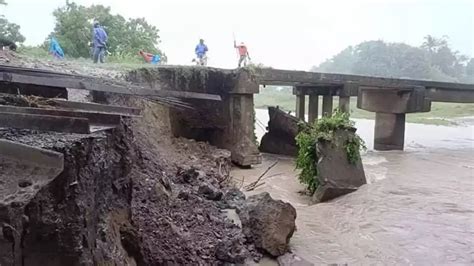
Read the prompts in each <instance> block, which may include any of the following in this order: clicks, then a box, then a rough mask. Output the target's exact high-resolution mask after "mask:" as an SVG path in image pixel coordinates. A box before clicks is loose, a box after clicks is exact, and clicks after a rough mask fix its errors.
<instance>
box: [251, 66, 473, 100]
mask: <svg viewBox="0 0 474 266" xmlns="http://www.w3.org/2000/svg"><path fill="white" fill-rule="evenodd" d="M255 74H256V76H257V80H258V82H259V83H260V84H261V85H280V86H294V87H298V88H300V89H304V90H306V91H307V94H312V92H314V91H318V90H319V91H321V92H322V94H325V93H324V90H321V88H326V90H327V91H328V93H329V94H331V93H332V94H334V95H336V94H337V93H338V91H340V90H341V89H342V87H343V86H344V85H346V89H348V91H347V93H348V94H349V95H350V96H358V91H359V87H378V88H397V87H399V88H400V87H413V86H420V87H425V89H426V90H427V97H428V98H430V100H431V101H434V102H457V103H474V84H465V83H456V82H438V81H430V80H415V79H398V78H382V77H372V76H361V75H349V74H333V73H320V72H306V71H294V70H281V69H271V68H262V69H258V70H256V73H255ZM349 85H351V86H349ZM328 93H326V94H328ZM322 94H320V95H322Z"/></svg>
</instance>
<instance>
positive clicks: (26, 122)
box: [0, 112, 90, 134]
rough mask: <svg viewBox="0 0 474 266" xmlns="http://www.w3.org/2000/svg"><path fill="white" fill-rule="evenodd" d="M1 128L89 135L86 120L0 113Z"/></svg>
mask: <svg viewBox="0 0 474 266" xmlns="http://www.w3.org/2000/svg"><path fill="white" fill-rule="evenodd" d="M0 127H10V128H18V129H32V130H41V131H55V132H65V133H79V134H89V133H90V130H89V120H88V119H86V118H76V117H61V116H51V115H33V114H18V113H2V112H0Z"/></svg>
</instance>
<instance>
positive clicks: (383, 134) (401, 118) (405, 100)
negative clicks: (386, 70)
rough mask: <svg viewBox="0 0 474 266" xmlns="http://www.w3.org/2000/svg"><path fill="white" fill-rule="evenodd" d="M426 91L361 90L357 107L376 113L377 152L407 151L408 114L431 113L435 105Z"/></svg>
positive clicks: (397, 89)
mask: <svg viewBox="0 0 474 266" xmlns="http://www.w3.org/2000/svg"><path fill="white" fill-rule="evenodd" d="M425 93H426V90H425V88H424V87H403V88H402V87H398V88H374V87H362V88H360V89H359V96H358V98H357V107H358V108H360V109H363V110H366V111H371V112H375V113H376V115H375V132H374V149H375V150H379V151H388V150H403V148H404V142H405V117H406V114H407V113H417V112H429V111H430V109H431V102H430V101H429V100H428V99H426V98H425Z"/></svg>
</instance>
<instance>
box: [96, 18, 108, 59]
mask: <svg viewBox="0 0 474 266" xmlns="http://www.w3.org/2000/svg"><path fill="white" fill-rule="evenodd" d="M107 39H108V36H107V33H106V32H105V30H104V29H103V28H102V27H101V26H100V24H99V22H94V29H93V34H92V43H93V45H94V63H98V62H99V61H100V62H101V63H104V56H105V51H106V49H107Z"/></svg>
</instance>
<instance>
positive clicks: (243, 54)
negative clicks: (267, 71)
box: [234, 40, 250, 67]
mask: <svg viewBox="0 0 474 266" xmlns="http://www.w3.org/2000/svg"><path fill="white" fill-rule="evenodd" d="M234 48H236V49H237V51H238V53H239V67H241V66H242V63H244V66H247V59H248V60H250V54H249V51H248V49H247V46H246V45H245V44H244V43H243V42H241V43H240V44H239V45H237V42H236V41H235V40H234Z"/></svg>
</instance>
